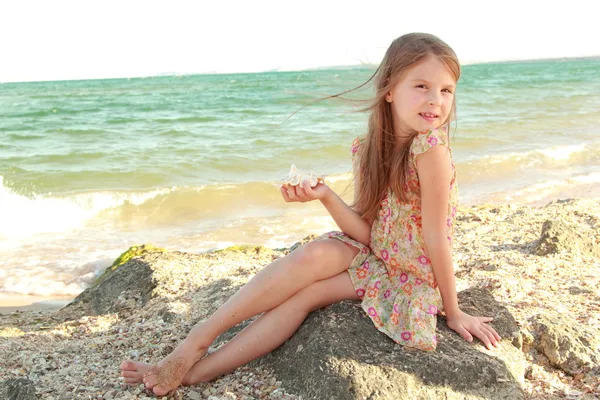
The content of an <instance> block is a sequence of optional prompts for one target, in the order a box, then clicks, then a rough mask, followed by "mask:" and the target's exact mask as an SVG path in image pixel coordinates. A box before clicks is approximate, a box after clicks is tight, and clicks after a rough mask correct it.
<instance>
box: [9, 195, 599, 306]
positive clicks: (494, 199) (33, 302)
mask: <svg viewBox="0 0 600 400" xmlns="http://www.w3.org/2000/svg"><path fill="white" fill-rule="evenodd" d="M569 199H589V200H594V199H600V187H598V186H597V185H595V184H579V185H570V186H568V187H565V188H564V189H562V190H560V191H558V192H555V193H552V194H551V195H547V196H544V194H542V195H541V196H540V198H538V199H536V200H534V201H530V202H526V201H523V198H522V197H519V196H508V195H507V194H502V195H500V194H498V195H496V196H491V197H490V196H488V197H487V198H485V199H473V200H474V201H469V202H464V203H463V204H462V205H459V209H462V210H467V209H470V208H473V207H478V206H482V205H494V206H506V205H513V206H516V207H532V208H542V207H545V206H546V205H548V204H550V203H552V202H555V201H564V200H569ZM301 239H302V238H298V240H301ZM233 245H248V243H234V244H233ZM250 245H253V246H254V245H255V246H263V247H269V246H266V245H265V244H264V243H261V244H250ZM269 248H270V247H269ZM272 249H275V248H272ZM125 250H126V249H123V251H125ZM214 250H216V249H212V250H207V251H206V252H210V251H214ZM203 253H205V252H203ZM83 290H85V289H83ZM83 290H82V292H83ZM75 297H77V296H72V295H68V296H67V295H63V296H61V295H53V296H39V295H27V294H20V293H8V292H0V315H6V314H11V313H14V312H41V311H54V310H58V309H60V308H62V307H64V306H66V305H67V304H69V303H70V302H71V301H73V300H74V299H75Z"/></svg>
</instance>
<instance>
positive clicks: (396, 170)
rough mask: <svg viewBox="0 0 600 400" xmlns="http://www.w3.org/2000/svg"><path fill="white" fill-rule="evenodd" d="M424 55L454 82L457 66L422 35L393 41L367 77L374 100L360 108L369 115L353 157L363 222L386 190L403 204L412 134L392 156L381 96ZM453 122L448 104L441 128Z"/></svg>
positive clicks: (388, 116) (442, 46)
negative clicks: (433, 58) (357, 163)
mask: <svg viewBox="0 0 600 400" xmlns="http://www.w3.org/2000/svg"><path fill="white" fill-rule="evenodd" d="M429 55H433V56H436V57H438V59H439V60H440V61H442V62H443V63H444V64H445V65H446V66H447V67H448V69H449V70H450V71H451V73H452V74H453V76H454V78H455V79H456V81H458V79H459V78H460V64H459V61H458V58H457V57H456V54H455V53H454V51H453V50H452V49H451V48H450V46H448V45H447V44H446V43H445V42H443V41H442V40H441V39H439V38H438V37H436V36H434V35H431V34H427V33H409V34H406V35H403V36H400V37H399V38H397V39H396V40H394V41H393V42H392V44H391V45H390V47H389V48H388V50H387V52H386V53H385V56H384V58H383V60H382V61H381V64H380V65H379V67H378V68H377V70H376V71H375V73H374V74H373V76H372V77H371V79H373V78H375V97H374V98H373V100H372V103H371V104H370V105H369V106H368V107H367V108H366V109H365V110H367V111H370V116H369V123H368V131H367V135H366V138H365V142H364V144H363V145H362V148H361V149H360V154H359V156H360V168H359V188H358V197H357V198H356V199H355V203H354V204H353V206H356V209H357V210H359V211H360V212H361V213H362V215H363V217H365V218H367V219H368V220H370V221H372V220H373V219H374V218H375V217H376V216H377V212H378V210H379V204H380V202H381V201H382V200H383V197H384V196H385V194H386V192H387V189H388V187H391V189H392V190H393V192H394V194H395V195H396V197H397V198H398V199H399V200H400V201H402V202H406V201H407V196H406V191H407V188H408V168H409V159H410V154H409V153H410V145H411V143H412V141H413V139H414V138H415V136H416V135H417V133H416V132H415V133H413V134H412V136H410V137H408V138H407V140H406V141H403V143H402V146H401V148H400V151H398V143H397V137H396V136H395V135H394V129H393V122H392V106H391V104H390V103H388V102H387V101H386V99H385V96H386V94H387V93H388V92H389V91H390V90H392V88H393V87H394V86H395V85H396V83H398V81H399V80H400V78H401V76H402V75H403V74H404V72H406V71H407V70H408V69H409V68H410V67H412V66H413V65H415V64H416V63H418V62H419V61H421V60H423V59H424V58H425V57H427V56H429ZM371 79H369V81H370V80H371ZM367 82H368V81H367ZM361 86H362V85H361ZM455 119H456V104H455V102H453V103H452V108H451V111H450V114H449V115H448V118H447V120H446V121H444V123H443V125H446V126H448V125H449V124H450V123H451V122H452V121H453V120H455Z"/></svg>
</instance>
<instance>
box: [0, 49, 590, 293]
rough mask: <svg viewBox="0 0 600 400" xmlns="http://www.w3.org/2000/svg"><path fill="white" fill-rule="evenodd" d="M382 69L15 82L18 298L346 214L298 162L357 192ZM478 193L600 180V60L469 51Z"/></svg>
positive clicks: (7, 175) (286, 236) (0, 107)
mask: <svg viewBox="0 0 600 400" xmlns="http://www.w3.org/2000/svg"><path fill="white" fill-rule="evenodd" d="M374 69H375V67H373V66H369V65H364V66H355V67H343V68H342V67H340V68H330V69H318V70H310V71H295V72H294V71H288V72H280V71H272V72H264V73H252V74H216V75H177V74H172V75H165V76H155V77H145V78H131V79H127V78H124V79H109V80H81V81H57V82H30V83H2V84H0V139H1V140H0V297H2V298H4V299H5V300H6V299H9V300H10V299H11V298H17V297H19V296H20V297H22V296H41V297H47V298H72V297H75V296H76V295H77V294H79V293H80V292H81V291H82V290H83V289H85V288H86V287H87V286H88V285H90V283H91V282H92V281H93V279H94V278H95V277H96V276H97V275H98V274H100V273H101V272H102V271H103V270H104V269H105V268H106V267H107V266H108V265H110V264H111V263H112V262H113V260H114V259H115V258H116V257H117V256H118V255H119V254H120V253H122V252H123V251H125V250H127V249H128V248H129V247H130V246H133V245H139V244H152V245H155V246H158V247H163V248H166V249H168V250H178V251H185V252H194V253H199V252H204V251H209V250H212V249H217V248H223V247H227V246H230V245H233V244H254V245H264V246H268V247H273V248H276V247H284V246H289V245H291V244H293V243H294V242H296V241H297V240H299V239H301V238H303V237H304V236H306V235H309V234H319V233H324V232H327V231H329V230H334V229H336V225H335V223H334V222H333V220H332V219H331V218H330V217H329V216H328V214H327V212H326V211H325V209H324V208H323V206H322V205H320V204H319V203H318V202H311V203H306V204H298V203H294V204H289V203H286V202H284V201H283V199H282V197H281V194H280V192H279V185H280V184H281V180H282V179H283V178H285V177H286V176H287V174H288V171H289V170H290V166H291V164H295V165H296V166H297V167H298V168H302V169H305V170H307V171H312V172H314V173H316V174H318V175H323V176H325V180H326V182H327V183H328V184H329V185H331V186H332V187H333V188H334V190H336V192H338V193H339V194H340V195H341V196H342V197H343V198H344V199H345V200H347V201H348V202H350V201H351V200H352V196H351V195H352V193H351V192H352V191H351V164H350V144H351V142H352V140H353V139H354V138H355V137H357V136H360V135H363V134H364V133H365V130H366V126H367V114H366V113H365V112H363V111H361V109H362V108H363V107H364V106H365V105H366V104H367V103H366V101H367V100H368V99H369V97H370V96H371V95H372V90H373V89H372V86H369V85H367V86H365V87H362V88H361V89H358V90H355V91H352V92H350V93H347V94H345V95H343V96H341V98H340V97H336V98H327V97H328V96H331V95H335V94H339V93H342V92H344V91H347V90H349V89H353V88H356V87H357V86H360V85H361V84H362V83H364V82H366V81H367V80H368V79H369V78H370V77H371V75H372V74H373V72H374ZM456 98H457V110H458V113H457V123H456V125H455V126H454V127H453V128H452V130H451V146H452V151H453V157H454V162H455V164H456V168H457V173H458V185H459V193H460V202H461V204H462V205H463V206H468V205H471V204H478V203H485V202H489V203H497V204H507V203H509V204H517V205H520V204H531V205H543V204H545V203H547V202H549V201H552V200H556V199H559V198H570V197H597V196H599V195H600V184H599V183H600V58H587V59H565V60H540V61H528V62H503V63H491V64H473V65H465V66H463V73H462V77H461V80H460V82H459V85H458V88H457V92H456Z"/></svg>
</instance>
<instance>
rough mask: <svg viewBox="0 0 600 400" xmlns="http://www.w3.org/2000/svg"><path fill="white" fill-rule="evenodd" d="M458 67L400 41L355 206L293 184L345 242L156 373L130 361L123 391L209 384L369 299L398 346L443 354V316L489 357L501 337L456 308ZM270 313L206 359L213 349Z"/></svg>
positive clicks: (323, 247) (264, 290) (282, 273)
mask: <svg viewBox="0 0 600 400" xmlns="http://www.w3.org/2000/svg"><path fill="white" fill-rule="evenodd" d="M459 76H460V66H459V63H458V59H457V57H456V55H455V54H454V51H452V49H451V48H450V47H449V46H448V45H447V44H446V43H444V42H443V41H441V40H440V39H438V38H437V37H435V36H432V35H429V34H423V33H411V34H407V35H404V36H401V37H399V38H398V39H396V40H395V41H394V42H393V43H392V44H391V46H390V47H389V49H388V50H387V52H386V54H385V57H384V59H383V61H382V63H381V65H380V66H379V68H378V69H377V71H376V72H375V75H374V77H375V87H376V95H375V98H374V101H373V103H372V105H371V106H370V110H371V113H370V117H369V125H368V133H367V135H366V137H365V138H364V139H358V138H357V139H356V140H355V141H354V143H353V144H352V159H353V170H354V175H355V202H354V205H353V206H352V207H350V206H348V205H346V204H345V203H344V201H343V200H342V199H341V198H340V197H339V196H338V195H337V194H335V193H334V192H333V191H332V190H331V189H330V188H329V187H328V186H327V185H325V184H322V183H320V184H319V185H317V186H316V187H314V188H311V187H310V185H309V184H308V182H303V183H302V184H301V185H299V186H289V185H287V186H285V187H282V188H281V193H282V195H283V198H284V200H285V201H286V202H307V201H312V200H319V201H321V203H322V204H323V205H324V206H325V207H326V208H327V210H328V211H329V213H330V214H331V216H332V217H333V219H334V220H335V222H336V223H337V225H338V226H339V228H340V229H341V231H342V232H331V233H328V234H325V235H323V236H321V237H319V238H318V239H317V240H315V241H313V242H310V243H308V244H306V245H304V246H303V247H301V248H299V249H297V250H296V251H293V252H292V253H290V254H289V255H287V256H286V257H284V258H280V259H278V260H276V261H274V262H273V263H271V264H270V265H268V266H267V267H265V268H264V269H263V270H262V271H261V272H260V273H259V274H257V275H256V276H255V277H254V278H252V279H251V280H250V281H249V282H248V283H247V284H246V285H245V286H244V287H242V288H241V289H240V290H239V291H238V292H237V293H236V294H235V295H234V296H233V297H231V298H230V299H229V300H228V301H227V302H226V303H225V304H223V305H222V306H221V307H220V308H219V309H218V310H217V311H216V312H215V313H214V314H213V315H212V316H211V317H209V318H208V319H207V320H205V321H204V322H202V323H200V324H198V325H197V326H195V327H194V328H193V329H192V330H191V332H190V333H189V335H188V336H187V338H186V339H185V340H184V341H183V342H181V343H180V344H179V345H178V346H177V348H176V349H175V350H174V351H173V352H172V353H171V354H170V355H168V356H167V357H166V358H165V359H164V360H162V361H161V362H159V363H158V364H157V365H156V366H152V365H148V364H142V363H136V362H132V361H125V362H123V364H122V365H121V370H122V376H123V377H124V378H125V382H127V383H131V384H139V383H141V382H144V384H145V385H146V387H147V388H149V389H152V390H153V391H154V393H155V394H157V395H164V394H166V393H168V392H169V391H171V390H173V389H175V388H177V387H178V386H179V385H181V384H183V385H192V384H195V383H198V382H205V381H210V380H212V379H215V378H216V377H218V376H220V375H222V374H224V373H226V372H229V371H231V370H233V369H235V368H237V367H239V366H241V365H244V364H246V363H248V362H250V361H251V360H254V359H256V358H258V357H260V356H262V355H264V354H266V353H268V352H270V351H272V350H274V349H275V348H277V347H279V345H281V344H282V343H283V342H285V341H286V340H287V339H288V338H289V337H290V336H292V335H293V334H294V332H295V331H296V330H297V329H298V327H299V326H300V324H301V323H302V322H303V321H304V319H305V318H306V316H307V315H308V313H310V312H311V311H313V310H316V309H318V308H321V307H325V306H327V305H329V304H332V303H334V302H339V301H342V300H361V301H362V307H363V309H364V310H365V311H366V312H367V313H368V315H369V316H370V318H371V320H372V321H373V324H374V325H375V326H376V327H377V329H379V330H380V331H382V332H384V333H385V334H386V335H388V336H389V337H390V338H392V339H393V340H394V341H395V342H397V343H400V344H403V345H406V346H410V347H413V348H418V349H422V350H434V349H435V347H436V343H437V342H436V336H435V327H436V315H437V314H438V312H440V310H441V309H442V307H443V309H444V311H445V314H446V318H447V322H448V326H449V327H450V328H451V329H453V330H455V331H456V332H458V333H459V334H460V335H461V336H462V337H463V338H465V339H466V340H467V341H471V340H473V336H476V337H477V338H479V339H480V340H481V341H482V342H483V343H484V344H485V346H486V347H487V348H488V349H491V348H492V346H497V345H498V340H500V336H499V335H498V334H497V333H496V331H495V330H494V329H493V328H492V327H490V326H489V325H488V324H487V322H489V321H491V320H492V318H484V317H474V316H471V315H468V314H465V313H463V312H462V311H461V310H460V309H459V307H458V302H457V296H456V288H455V283H454V273H453V266H452V231H453V221H454V217H455V215H456V205H457V194H456V182H455V175H456V172H455V169H454V165H453V164H452V158H451V152H450V148H449V139H448V128H449V124H450V122H451V121H452V120H453V119H454V115H455V100H454V91H455V89H456V83H457V81H458V79H459ZM260 313H263V314H262V315H261V316H260V317H259V318H257V319H256V320H255V321H254V322H253V323H252V324H250V325H249V326H247V327H246V328H245V329H244V330H243V331H241V332H240V333H239V334H238V335H237V336H236V337H235V338H233V339H232V340H231V341H229V342H228V343H227V344H225V345H224V346H222V347H220V348H219V349H218V350H217V351H216V352H214V353H213V354H211V355H209V356H207V357H204V355H205V354H206V351H207V349H208V347H209V346H210V345H211V343H212V342H213V340H214V339H215V338H216V337H217V336H218V335H220V334H221V333H223V332H225V331H226V330H228V329H229V328H231V327H233V326H235V325H236V324H238V323H240V322H242V321H244V320H246V319H248V318H250V317H252V316H255V315H257V314H260Z"/></svg>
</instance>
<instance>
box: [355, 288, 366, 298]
mask: <svg viewBox="0 0 600 400" xmlns="http://www.w3.org/2000/svg"><path fill="white" fill-rule="evenodd" d="M356 295H357V296H358V297H360V298H361V299H362V298H363V297H365V289H363V288H359V289H356Z"/></svg>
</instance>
